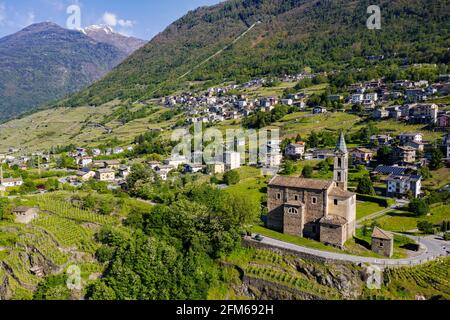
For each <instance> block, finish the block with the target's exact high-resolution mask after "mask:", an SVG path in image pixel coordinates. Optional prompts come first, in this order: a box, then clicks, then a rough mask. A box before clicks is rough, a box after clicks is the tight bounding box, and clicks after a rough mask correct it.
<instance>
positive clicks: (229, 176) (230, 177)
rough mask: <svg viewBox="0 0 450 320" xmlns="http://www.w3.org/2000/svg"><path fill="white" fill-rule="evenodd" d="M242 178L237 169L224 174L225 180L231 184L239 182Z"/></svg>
mask: <svg viewBox="0 0 450 320" xmlns="http://www.w3.org/2000/svg"><path fill="white" fill-rule="evenodd" d="M240 180H241V178H240V176H239V173H238V172H237V171H235V170H231V171H228V172H227V173H225V174H224V175H223V181H224V182H225V183H226V184H227V185H229V186H231V185H235V184H238V183H239V181H240Z"/></svg>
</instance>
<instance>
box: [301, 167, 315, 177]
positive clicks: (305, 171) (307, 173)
mask: <svg viewBox="0 0 450 320" xmlns="http://www.w3.org/2000/svg"><path fill="white" fill-rule="evenodd" d="M313 172H314V170H313V167H311V166H310V165H306V166H305V167H304V168H303V170H302V176H303V178H307V179H310V178H312V176H313Z"/></svg>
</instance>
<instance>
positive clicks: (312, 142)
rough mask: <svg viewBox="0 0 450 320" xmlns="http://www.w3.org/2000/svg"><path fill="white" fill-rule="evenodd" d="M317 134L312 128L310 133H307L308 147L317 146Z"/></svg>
mask: <svg viewBox="0 0 450 320" xmlns="http://www.w3.org/2000/svg"><path fill="white" fill-rule="evenodd" d="M319 142H320V140H319V136H318V135H317V133H316V132H315V131H314V130H313V131H311V134H310V135H309V138H308V146H309V147H310V148H317V147H318V146H319Z"/></svg>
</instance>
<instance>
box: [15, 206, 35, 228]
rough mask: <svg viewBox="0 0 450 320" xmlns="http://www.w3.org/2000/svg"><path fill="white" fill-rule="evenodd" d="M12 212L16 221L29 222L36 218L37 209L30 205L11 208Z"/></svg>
mask: <svg viewBox="0 0 450 320" xmlns="http://www.w3.org/2000/svg"><path fill="white" fill-rule="evenodd" d="M13 213H14V215H15V217H16V218H15V222H16V223H22V224H29V223H30V222H31V221H33V220H34V219H36V218H37V216H38V213H39V209H38V208H31V207H17V208H15V209H13Z"/></svg>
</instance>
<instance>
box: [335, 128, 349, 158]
mask: <svg viewBox="0 0 450 320" xmlns="http://www.w3.org/2000/svg"><path fill="white" fill-rule="evenodd" d="M336 151H341V152H342V153H348V150H347V144H346V143H345V136H344V132H341V135H340V136H339V141H338V143H337V145H336Z"/></svg>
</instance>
